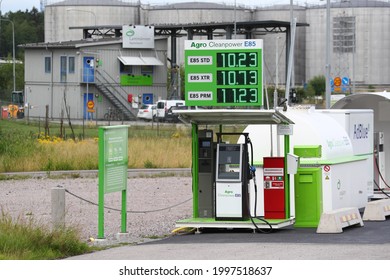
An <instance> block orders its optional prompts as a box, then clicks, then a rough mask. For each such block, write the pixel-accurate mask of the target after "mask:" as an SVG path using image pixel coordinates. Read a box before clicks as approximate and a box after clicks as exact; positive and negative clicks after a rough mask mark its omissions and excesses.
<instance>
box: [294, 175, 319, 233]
mask: <svg viewBox="0 0 390 280" xmlns="http://www.w3.org/2000/svg"><path fill="white" fill-rule="evenodd" d="M321 213H322V181H321V168H299V169H298V172H297V174H295V227H317V226H318V223H319V221H320V217H321Z"/></svg>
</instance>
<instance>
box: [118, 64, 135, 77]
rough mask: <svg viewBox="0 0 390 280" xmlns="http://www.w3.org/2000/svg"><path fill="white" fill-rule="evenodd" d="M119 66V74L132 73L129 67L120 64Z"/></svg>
mask: <svg viewBox="0 0 390 280" xmlns="http://www.w3.org/2000/svg"><path fill="white" fill-rule="evenodd" d="M119 64H120V66H119V67H120V68H119V72H120V73H121V74H132V73H133V67H132V66H131V65H124V64H123V63H122V62H121V63H119Z"/></svg>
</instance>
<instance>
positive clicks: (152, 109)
mask: <svg viewBox="0 0 390 280" xmlns="http://www.w3.org/2000/svg"><path fill="white" fill-rule="evenodd" d="M156 113H157V109H156V104H144V105H142V106H141V108H140V109H139V110H138V114H137V118H138V119H141V120H144V121H147V122H150V121H152V120H153V121H154V120H155V118H156Z"/></svg>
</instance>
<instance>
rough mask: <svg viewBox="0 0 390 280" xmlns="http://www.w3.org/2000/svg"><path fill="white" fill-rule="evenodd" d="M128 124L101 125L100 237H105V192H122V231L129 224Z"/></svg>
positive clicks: (124, 230)
mask: <svg viewBox="0 0 390 280" xmlns="http://www.w3.org/2000/svg"><path fill="white" fill-rule="evenodd" d="M127 168H128V126H127V125H117V126H102V127H99V210H98V238H101V239H103V238H104V194H106V193H112V192H119V191H120V192H122V208H121V209H122V219H121V223H122V226H121V232H122V233H125V232H126V224H127V210H126V204H127V201H126V197H127V194H126V193H127Z"/></svg>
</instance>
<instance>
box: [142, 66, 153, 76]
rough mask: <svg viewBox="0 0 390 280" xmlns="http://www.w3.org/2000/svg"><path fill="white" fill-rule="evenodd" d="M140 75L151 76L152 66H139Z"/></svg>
mask: <svg viewBox="0 0 390 280" xmlns="http://www.w3.org/2000/svg"><path fill="white" fill-rule="evenodd" d="M141 74H153V66H152V65H142V66H141Z"/></svg>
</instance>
